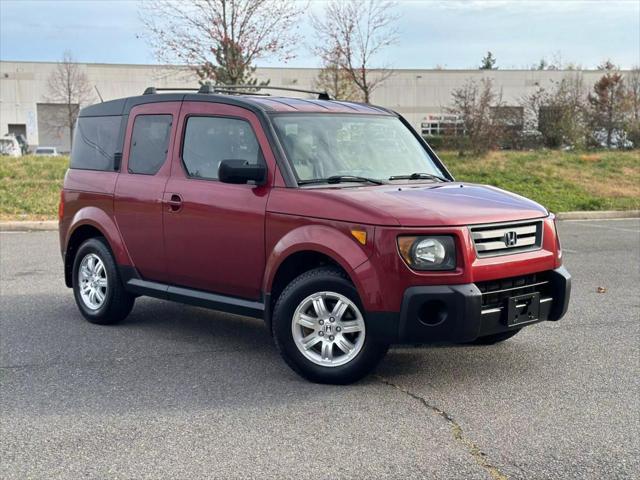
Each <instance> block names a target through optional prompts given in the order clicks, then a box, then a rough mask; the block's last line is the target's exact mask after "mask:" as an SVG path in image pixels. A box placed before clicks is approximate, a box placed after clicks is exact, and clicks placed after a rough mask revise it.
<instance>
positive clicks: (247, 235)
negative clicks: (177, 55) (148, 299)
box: [164, 102, 275, 299]
mask: <svg viewBox="0 0 640 480" xmlns="http://www.w3.org/2000/svg"><path fill="white" fill-rule="evenodd" d="M178 131H179V132H182V136H183V139H182V141H181V142H176V145H175V146H174V155H173V157H174V158H173V162H172V170H171V177H170V178H169V181H168V182H167V185H166V188H165V193H164V202H165V208H164V231H165V247H166V251H167V267H168V273H169V278H170V281H171V283H172V284H174V285H179V286H184V287H189V288H194V289H198V290H206V291H209V292H215V293H219V294H223V295H229V296H235V297H240V298H246V299H259V297H260V292H261V282H262V275H263V272H264V267H265V245H264V242H265V231H264V228H265V210H266V204H267V198H268V194H269V190H270V185H271V184H272V182H273V177H274V175H273V172H274V164H275V161H274V159H273V156H272V154H271V151H270V149H269V144H268V141H267V139H266V137H265V135H264V133H263V131H262V127H261V125H260V122H259V120H258V118H257V117H256V116H255V114H253V113H252V112H250V111H249V110H246V109H244V108H240V107H236V106H231V105H224V104H216V103H210V102H185V103H184V104H183V107H182V111H181V113H180V120H179V125H178ZM222 160H246V161H248V162H250V163H257V162H264V163H265V164H266V165H267V169H268V172H269V173H268V175H267V182H266V184H265V185H263V186H256V185H250V184H245V185H233V184H226V183H222V182H220V181H218V167H219V165H220V162H221V161H222Z"/></svg>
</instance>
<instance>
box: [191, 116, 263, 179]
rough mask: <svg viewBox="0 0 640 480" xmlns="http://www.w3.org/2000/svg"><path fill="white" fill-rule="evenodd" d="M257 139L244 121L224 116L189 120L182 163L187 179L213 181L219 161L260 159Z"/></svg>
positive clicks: (216, 175) (258, 161) (253, 160)
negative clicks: (187, 175)
mask: <svg viewBox="0 0 640 480" xmlns="http://www.w3.org/2000/svg"><path fill="white" fill-rule="evenodd" d="M261 159H262V156H261V152H260V147H259V145H258V139H257V138H256V135H255V133H254V132H253V129H252V128H251V125H250V124H249V122H247V121H246V120H239V119H237V118H224V117H189V119H188V120H187V127H186V130H185V133H184V145H183V148H182V160H183V162H184V166H185V168H186V170H187V173H188V174H189V176H190V177H194V178H205V179H210V180H216V179H217V178H218V167H219V166H220V162H222V161H223V160H245V161H247V162H249V163H250V164H258V163H260V162H261V161H262V160H261Z"/></svg>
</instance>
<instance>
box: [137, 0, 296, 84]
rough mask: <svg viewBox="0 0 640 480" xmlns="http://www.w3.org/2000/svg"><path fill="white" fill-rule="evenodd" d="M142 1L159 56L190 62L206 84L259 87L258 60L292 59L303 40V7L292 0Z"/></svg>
mask: <svg viewBox="0 0 640 480" xmlns="http://www.w3.org/2000/svg"><path fill="white" fill-rule="evenodd" d="M141 5H142V6H141V10H140V16H141V20H142V23H143V24H144V26H145V28H146V30H147V32H148V33H147V34H146V35H145V36H146V37H147V39H148V41H149V43H150V45H151V47H152V49H153V51H154V54H155V56H156V58H157V59H158V60H160V61H164V62H168V63H174V62H181V63H185V64H187V65H190V66H191V67H193V68H194V70H195V72H196V73H197V75H198V77H199V78H200V80H201V83H206V82H211V83H214V84H218V85H220V84H224V85H230V84H252V85H255V84H256V80H255V79H254V78H252V77H253V74H254V72H255V67H254V63H255V61H256V60H258V59H262V58H268V57H276V58H278V59H280V60H282V61H287V60H289V59H291V58H292V57H293V49H294V48H295V46H296V44H297V42H298V40H299V37H298V35H297V31H296V29H297V20H298V17H299V16H300V14H301V12H302V9H301V7H300V5H299V4H296V2H294V1H293V0H193V2H191V3H189V4H187V3H186V2H185V3H181V2H175V1H174V0H148V1H144V2H143V3H142V4H141Z"/></svg>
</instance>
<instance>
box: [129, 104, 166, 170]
mask: <svg viewBox="0 0 640 480" xmlns="http://www.w3.org/2000/svg"><path fill="white" fill-rule="evenodd" d="M171 120H172V117H171V115H138V116H137V117H136V119H135V122H134V124H133V133H132V134H131V149H130V150H129V173H141V174H144V175H155V174H156V173H157V172H158V170H160V167H162V165H163V164H164V162H165V160H166V159H167V149H168V147H169V135H170V134H171Z"/></svg>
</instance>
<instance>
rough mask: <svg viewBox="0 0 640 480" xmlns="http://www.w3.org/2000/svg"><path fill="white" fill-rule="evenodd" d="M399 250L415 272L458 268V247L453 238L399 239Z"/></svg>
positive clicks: (443, 236)
mask: <svg viewBox="0 0 640 480" xmlns="http://www.w3.org/2000/svg"><path fill="white" fill-rule="evenodd" d="M398 250H399V251H400V255H401V256H402V258H403V259H404V261H405V262H407V265H409V266H410V267H411V268H413V269H415V270H453V269H454V268H456V247H455V243H454V241H453V237H451V236H445V235H442V236H434V237H398Z"/></svg>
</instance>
